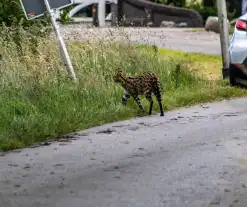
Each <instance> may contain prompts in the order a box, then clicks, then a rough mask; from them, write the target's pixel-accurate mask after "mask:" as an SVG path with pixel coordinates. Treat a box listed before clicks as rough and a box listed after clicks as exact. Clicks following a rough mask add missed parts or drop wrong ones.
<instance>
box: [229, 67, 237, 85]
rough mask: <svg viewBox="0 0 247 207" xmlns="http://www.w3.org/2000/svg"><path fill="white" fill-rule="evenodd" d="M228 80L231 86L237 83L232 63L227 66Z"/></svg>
mask: <svg viewBox="0 0 247 207" xmlns="http://www.w3.org/2000/svg"><path fill="white" fill-rule="evenodd" d="M229 82H230V85H231V86H236V85H237V82H236V77H235V73H234V66H233V65H232V64H230V67H229Z"/></svg>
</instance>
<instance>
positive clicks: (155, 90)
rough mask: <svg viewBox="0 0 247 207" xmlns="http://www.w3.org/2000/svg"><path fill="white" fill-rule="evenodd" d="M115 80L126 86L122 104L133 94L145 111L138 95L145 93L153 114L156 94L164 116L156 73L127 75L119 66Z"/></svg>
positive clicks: (150, 112) (161, 114) (161, 113)
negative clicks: (153, 96) (153, 97)
mask: <svg viewBox="0 0 247 207" xmlns="http://www.w3.org/2000/svg"><path fill="white" fill-rule="evenodd" d="M113 80H114V82H116V83H119V84H120V85H121V86H122V87H123V88H124V95H123V97H122V101H121V102H122V104H126V102H127V100H128V99H129V98H130V97H131V96H132V97H133V98H134V100H135V102H136V103H137V104H138V106H139V107H140V109H141V110H142V111H143V112H145V109H144V107H143V105H142V103H141V100H140V99H139V97H138V96H139V95H144V96H145V98H146V99H147V100H148V101H149V103H150V107H149V115H151V114H152V109H153V99H152V94H154V95H155V96H156V99H157V101H158V103H159V107H160V116H164V111H163V107H162V98H161V93H160V87H159V78H158V77H157V76H156V75H155V74H154V73H152V72H144V73H142V74H140V75H138V76H135V77H130V76H126V75H125V74H124V72H123V71H122V70H121V69H120V68H118V69H117V70H116V73H115V75H114V76H113Z"/></svg>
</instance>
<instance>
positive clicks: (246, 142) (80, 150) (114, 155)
mask: <svg viewBox="0 0 247 207" xmlns="http://www.w3.org/2000/svg"><path fill="white" fill-rule="evenodd" d="M207 41H208V40H207ZM160 42H161V41H160ZM177 44H178V43H177ZM178 45H179V44H178ZM195 47H196V46H195ZM246 105H247V98H243V99H236V100H231V101H223V102H219V103H213V104H207V105H199V106H195V107H192V108H186V109H180V110H176V111H171V112H167V113H165V116H164V117H160V116H159V115H153V116H150V117H144V118H137V119H133V120H129V121H123V122H117V123H113V124H108V125H104V126H101V127H96V128H92V129H89V130H86V131H82V132H78V133H75V134H73V135H71V136H67V137H65V138H64V139H61V141H60V142H52V143H45V146H36V147H35V148H27V149H23V150H17V151H15V152H11V153H7V154H5V153H1V154H0V207H173V206H174V207H178V206H179V207H180V206H181V207H202V206H210V207H211V206H222V207H230V206H232V207H233V206H234V207H235V206H238V207H244V206H247V196H246V195H247V156H246V155H247V139H246V133H247V126H246V123H247V113H246V112H247V107H246Z"/></svg>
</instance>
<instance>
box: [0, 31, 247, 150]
mask: <svg viewBox="0 0 247 207" xmlns="http://www.w3.org/2000/svg"><path fill="white" fill-rule="evenodd" d="M26 36H27V35H26V34H23V35H22V39H21V42H20V44H19V47H17V46H16V44H14V40H13V41H11V40H9V41H8V42H6V41H5V40H4V39H3V38H1V37H0V48H1V57H2V58H1V59H0V71H1V85H0V87H1V94H0V109H1V110H0V116H1V119H0V150H2V151H5V150H11V149H16V148H21V147H25V146H28V145H31V144H34V143H37V142H40V141H44V140H46V139H50V138H53V137H56V136H59V135H64V134H67V133H70V132H73V131H77V130H81V129H85V128H88V127H92V126H96V125H100V124H104V123H109V122H113V121H118V120H124V119H128V118H131V117H134V116H142V113H141V112H139V111H138V107H137V106H136V104H135V103H134V102H133V100H130V101H129V103H128V104H127V106H122V105H121V104H120V100H121V96H122V95H123V89H122V88H121V87H120V86H118V85H116V84H114V83H113V82H112V74H113V72H114V70H115V68H116V67H122V68H123V69H124V70H125V71H126V72H127V73H128V74H132V75H134V74H138V73H140V72H142V71H146V70H152V71H153V72H155V73H156V74H157V75H158V76H159V77H160V79H161V83H162V87H163V105H164V108H165V110H171V109H174V108H176V107H182V106H190V105H193V104H197V103H201V102H211V101H215V100H221V99H226V98H232V97H241V96H245V95H246V94H247V92H246V90H243V89H238V88H232V87H230V86H229V85H228V83H227V82H225V81H221V80H217V79H214V80H208V77H207V76H204V75H203V74H202V73H201V71H203V70H201V69H202V68H205V69H206V68H214V69H215V68H216V66H215V61H216V62H220V58H219V57H216V56H209V55H200V54H190V53H183V52H180V51H170V50H165V49H160V50H158V53H155V52H154V50H153V49H152V48H151V47H147V46H133V45H131V44H123V43H117V42H115V43H113V42H111V41H109V42H106V41H94V40H92V41H88V42H83V43H82V42H76V41H74V42H72V41H69V42H68V48H69V53H70V55H71V58H72V62H73V64H74V67H75V69H76V73H77V75H78V78H79V82H78V84H77V85H73V83H72V82H71V80H70V79H69V78H68V75H67V72H66V69H65V68H64V66H63V65H62V64H61V61H60V57H59V53H58V48H57V45H56V44H55V42H54V40H52V39H42V38H40V39H38V40H37V41H36V42H35V46H34V43H32V42H31V41H30V39H28V38H25V37H26ZM20 45H21V47H20ZM178 68H179V70H178ZM218 70H220V67H219V68H218ZM178 71H179V73H177V72H178ZM198 71H199V72H198ZM178 74H179V75H178ZM140 98H141V99H142V102H143V104H144V107H146V108H147V107H148V102H147V101H146V100H144V99H143V97H140ZM154 111H155V112H158V105H157V104H156V102H155V104H154Z"/></svg>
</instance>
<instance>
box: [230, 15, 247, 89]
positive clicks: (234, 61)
mask: <svg viewBox="0 0 247 207" xmlns="http://www.w3.org/2000/svg"><path fill="white" fill-rule="evenodd" d="M229 55H230V67H229V80H230V84H231V85H232V86H235V85H239V84H241V85H245V86H247V13H246V14H245V15H243V16H241V17H239V18H238V19H237V21H236V24H235V28H234V32H233V35H232V38H231V39H230V42H229Z"/></svg>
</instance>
